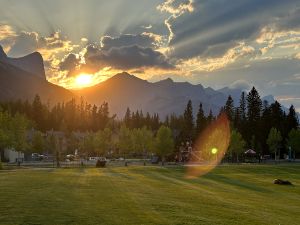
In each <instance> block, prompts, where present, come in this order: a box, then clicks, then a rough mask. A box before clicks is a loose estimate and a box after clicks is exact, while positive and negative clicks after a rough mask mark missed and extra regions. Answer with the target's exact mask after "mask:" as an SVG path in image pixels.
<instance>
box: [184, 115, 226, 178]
mask: <svg viewBox="0 0 300 225" xmlns="http://www.w3.org/2000/svg"><path fill="white" fill-rule="evenodd" d="M229 142H230V125H229V121H228V118H227V116H226V114H221V115H220V116H219V117H218V118H217V119H216V120H215V121H214V122H212V123H211V124H210V125H209V126H208V127H207V128H206V129H205V130H204V131H203V132H202V133H201V135H200V136H199V138H198V139H197V140H196V144H195V146H194V149H193V151H192V153H191V159H190V161H189V163H188V164H187V173H186V177H187V178H196V177H199V176H202V175H204V174H206V173H208V172H210V171H211V170H212V169H214V168H215V167H216V166H217V165H218V164H219V163H220V162H221V160H222V159H223V157H224V155H225V153H226V151H227V149H228V146H229Z"/></svg>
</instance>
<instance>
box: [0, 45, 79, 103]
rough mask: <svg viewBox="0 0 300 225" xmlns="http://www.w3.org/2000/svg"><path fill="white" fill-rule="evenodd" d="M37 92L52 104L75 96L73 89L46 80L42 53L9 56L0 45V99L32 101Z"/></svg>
mask: <svg viewBox="0 0 300 225" xmlns="http://www.w3.org/2000/svg"><path fill="white" fill-rule="evenodd" d="M36 94H39V95H40V96H41V98H42V100H43V101H45V102H50V103H51V104H54V103H56V102H60V101H66V100H70V99H71V98H73V97H75V95H74V94H73V93H72V92H71V91H69V90H67V89H64V88H62V87H60V86H58V85H54V84H52V83H50V82H48V81H47V80H46V76H45V71H44V63H43V58H42V56H41V55H40V53H32V54H30V55H28V56H24V57H21V58H9V57H7V56H6V54H5V53H4V51H3V49H2V47H1V46H0V101H7V100H17V99H23V100H26V99H27V100H30V101H31V100H32V99H33V98H34V96H35V95H36Z"/></svg>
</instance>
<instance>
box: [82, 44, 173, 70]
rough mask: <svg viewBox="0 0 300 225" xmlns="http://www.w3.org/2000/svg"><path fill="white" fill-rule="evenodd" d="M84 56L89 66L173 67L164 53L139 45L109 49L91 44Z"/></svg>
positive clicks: (128, 67) (123, 67)
mask: <svg viewBox="0 0 300 225" xmlns="http://www.w3.org/2000/svg"><path fill="white" fill-rule="evenodd" d="M84 57H85V61H86V65H87V66H89V67H94V68H99V69H100V68H103V67H113V68H116V69H122V70H128V69H138V68H146V67H154V68H161V69H172V68H173V66H172V65H171V64H170V63H169V62H168V61H167V59H166V57H165V56H164V55H163V54H162V53H160V52H158V51H155V50H153V49H152V48H145V47H141V46H138V45H132V46H122V47H112V48H110V49H109V50H105V49H98V48H96V47H94V46H89V47H88V48H87V52H86V54H85V56H84Z"/></svg>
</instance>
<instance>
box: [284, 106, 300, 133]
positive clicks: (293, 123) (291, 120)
mask: <svg viewBox="0 0 300 225" xmlns="http://www.w3.org/2000/svg"><path fill="white" fill-rule="evenodd" d="M286 120H287V121H286V122H287V130H288V131H290V130H292V129H297V127H298V125H299V121H298V117H297V114H296V111H295V108H294V106H293V105H291V107H290V108H289V113H288V115H287V118H286Z"/></svg>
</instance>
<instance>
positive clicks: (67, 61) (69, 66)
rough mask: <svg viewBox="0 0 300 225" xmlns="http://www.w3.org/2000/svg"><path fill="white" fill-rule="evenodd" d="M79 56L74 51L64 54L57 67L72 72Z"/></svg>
mask: <svg viewBox="0 0 300 225" xmlns="http://www.w3.org/2000/svg"><path fill="white" fill-rule="evenodd" d="M79 63H80V58H79V57H78V55H76V54H74V53H70V54H68V55H66V56H65V57H64V58H63V59H62V61H61V62H60V63H59V68H60V69H61V70H63V71H69V72H73V71H74V70H76V68H77V67H78V66H79Z"/></svg>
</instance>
